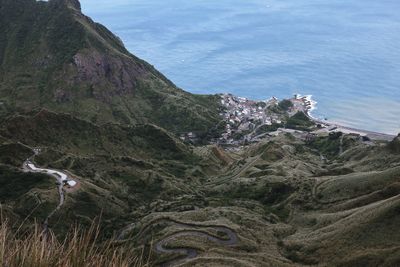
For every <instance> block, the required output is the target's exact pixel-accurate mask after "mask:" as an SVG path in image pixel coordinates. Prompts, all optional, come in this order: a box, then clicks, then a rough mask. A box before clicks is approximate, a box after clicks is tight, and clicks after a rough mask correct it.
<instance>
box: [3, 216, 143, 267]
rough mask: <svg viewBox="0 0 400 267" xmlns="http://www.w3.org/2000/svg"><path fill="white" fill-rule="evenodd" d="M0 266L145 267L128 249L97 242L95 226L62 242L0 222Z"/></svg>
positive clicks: (136, 253) (72, 232)
mask: <svg viewBox="0 0 400 267" xmlns="http://www.w3.org/2000/svg"><path fill="white" fill-rule="evenodd" d="M0 265H1V266H21V267H30V266H49V267H67V266H68V267H72V266H75V267H81V266H82V267H84V266H88V267H90V266H93V267H95V266H96V267H97V266H104V267H106V266H115V267H117V266H118V267H119V266H121V267H122V266H126V267H128V266H129V267H131V266H138V267H139V266H148V263H145V262H144V258H143V254H141V253H140V252H139V251H134V250H132V249H131V248H129V247H126V246H125V247H124V246H118V245H116V244H115V243H114V241H113V240H107V241H101V242H100V240H99V228H98V225H96V224H95V223H94V224H93V225H92V226H91V227H90V228H88V229H83V228H81V227H80V226H76V227H74V228H72V229H71V230H70V232H69V234H68V235H67V237H65V238H64V239H61V240H60V239H59V238H57V237H56V236H55V234H54V233H52V232H48V233H46V232H43V230H42V229H41V226H40V225H38V224H35V225H34V226H33V227H32V228H31V230H29V231H26V232H18V231H17V232H16V231H14V230H13V227H12V226H11V225H10V224H9V222H8V221H7V220H6V219H5V218H2V219H1V222H0Z"/></svg>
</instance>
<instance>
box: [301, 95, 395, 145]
mask: <svg viewBox="0 0 400 267" xmlns="http://www.w3.org/2000/svg"><path fill="white" fill-rule="evenodd" d="M295 96H296V98H297V99H304V100H303V102H304V105H305V107H306V112H305V113H306V115H307V116H308V117H309V118H310V119H311V120H312V121H314V122H315V123H317V124H321V125H322V126H325V127H324V128H323V129H321V130H322V131H323V130H325V131H327V132H343V133H345V134H351V133H353V134H359V135H361V136H366V137H368V138H370V139H371V140H383V141H392V140H393V139H394V138H395V137H396V135H393V134H388V133H381V132H375V131H370V130H365V129H358V128H354V127H351V126H345V125H342V124H340V123H336V122H332V121H329V120H327V121H324V120H321V119H318V118H316V117H314V116H313V115H312V114H311V112H312V111H313V110H315V109H317V103H318V102H317V101H315V100H313V99H312V95H305V96H302V95H300V94H296V95H295Z"/></svg>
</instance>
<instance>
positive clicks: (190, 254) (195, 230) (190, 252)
mask: <svg viewBox="0 0 400 267" xmlns="http://www.w3.org/2000/svg"><path fill="white" fill-rule="evenodd" d="M173 224H174V225H175V226H178V227H182V228H185V230H183V231H180V232H178V233H175V234H172V235H170V236H168V237H166V238H164V239H162V240H160V241H158V242H157V243H156V246H155V251H156V252H157V253H158V254H164V253H167V254H181V255H184V256H183V257H178V258H175V259H173V260H170V261H167V262H164V263H162V264H161V266H162V267H170V266H176V265H179V264H182V263H184V262H186V261H188V260H191V259H194V258H196V257H198V255H199V252H198V250H196V249H194V248H169V247H168V244H169V243H170V242H171V241H172V240H175V239H177V238H184V237H188V236H194V237H203V238H206V239H207V240H209V241H211V242H214V243H217V244H218V245H222V246H234V245H236V244H237V243H238V236H237V234H236V233H235V232H234V231H233V230H231V229H229V228H228V227H224V226H201V225H192V224H184V223H175V222H174V223H173ZM188 228H191V229H190V230H187V229H188ZM204 228H206V229H207V228H208V229H214V230H216V231H218V232H222V233H224V234H225V235H226V236H227V239H222V238H219V237H216V236H213V235H210V234H208V233H205V232H203V231H201V229H204Z"/></svg>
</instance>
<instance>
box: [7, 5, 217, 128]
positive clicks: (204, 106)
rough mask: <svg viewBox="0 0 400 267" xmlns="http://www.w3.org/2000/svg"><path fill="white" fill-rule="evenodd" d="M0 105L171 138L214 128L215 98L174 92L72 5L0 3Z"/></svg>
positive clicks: (157, 75) (154, 73)
mask: <svg viewBox="0 0 400 267" xmlns="http://www.w3.org/2000/svg"><path fill="white" fill-rule="evenodd" d="M0 101H1V102H4V103H5V105H6V106H7V107H8V110H9V111H10V112H15V111H19V112H26V111H30V110H32V109H37V108H42V107H45V108H48V109H50V110H54V111H61V112H67V113H71V114H73V115H75V116H78V117H80V118H84V119H88V120H90V121H92V122H95V123H104V122H109V121H112V122H121V123H129V124H132V123H133V124H135V123H144V122H150V123H155V124H157V125H160V126H162V127H165V128H167V129H169V130H172V131H174V132H185V131H199V132H204V131H206V129H208V128H210V127H212V126H213V125H215V124H216V123H217V121H218V103H217V98H216V97H211V96H207V97H205V96H194V95H192V94H189V93H186V92H184V91H182V90H180V89H178V88H177V87H176V86H175V85H174V84H173V83H172V82H171V81H169V80H168V79H167V78H165V77H164V76H163V75H162V74H161V73H159V72H158V71H157V70H156V69H155V68H154V67H153V66H151V65H149V64H148V63H146V62H145V61H143V60H141V59H139V58H137V57H135V56H133V55H132V54H130V53H129V52H128V51H127V50H126V48H125V47H124V45H123V43H122V42H121V40H120V39H119V38H118V37H116V36H115V35H114V34H112V33H111V32H110V31H109V30H107V29H106V28H105V27H104V26H102V25H100V24H98V23H95V22H93V21H92V20H91V19H90V18H88V17H86V16H85V15H83V14H82V13H81V7H80V3H79V1H77V0H50V1H49V2H37V1H35V0H0ZM182 113H184V114H185V119H183V120H182V115H181V114H182Z"/></svg>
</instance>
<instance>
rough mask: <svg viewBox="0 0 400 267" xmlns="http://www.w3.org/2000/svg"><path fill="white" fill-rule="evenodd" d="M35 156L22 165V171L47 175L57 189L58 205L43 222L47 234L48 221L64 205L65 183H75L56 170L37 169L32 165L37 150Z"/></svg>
mask: <svg viewBox="0 0 400 267" xmlns="http://www.w3.org/2000/svg"><path fill="white" fill-rule="evenodd" d="M34 152H35V154H34V155H33V156H32V157H30V158H28V159H27V160H26V161H25V162H24V164H23V169H24V171H26V172H32V173H43V174H47V175H49V176H51V177H54V178H55V179H56V180H57V188H58V194H59V196H60V200H59V203H58V205H57V207H56V208H55V209H54V210H53V211H52V212H51V213H50V214H49V215H47V217H46V219H45V220H44V222H43V227H44V231H45V232H47V230H48V225H49V219H50V218H51V217H52V216H53V215H54V214H55V213H56V212H57V211H58V210H60V209H61V207H62V206H63V205H64V201H65V194H64V185H65V183H68V184H69V185H70V186H75V185H76V182H75V181H74V180H72V179H70V178H69V176H68V175H67V174H65V173H63V172H60V171H57V170H52V169H42V168H38V167H37V166H35V164H34V163H33V159H34V157H35V156H36V155H37V154H38V153H39V152H38V150H34Z"/></svg>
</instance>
